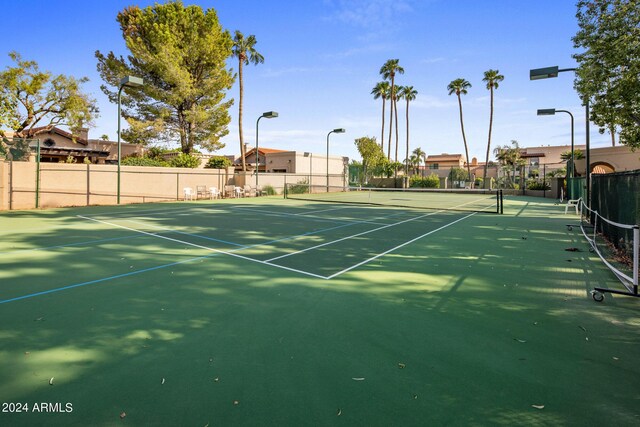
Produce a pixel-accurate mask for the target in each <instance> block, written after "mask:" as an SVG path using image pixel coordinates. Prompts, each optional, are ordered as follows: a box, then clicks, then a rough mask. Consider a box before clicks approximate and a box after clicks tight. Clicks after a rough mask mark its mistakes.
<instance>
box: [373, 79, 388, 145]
mask: <svg viewBox="0 0 640 427" xmlns="http://www.w3.org/2000/svg"><path fill="white" fill-rule="evenodd" d="M371 95H373V99H378V98H382V133H381V134H380V135H381V136H380V148H382V152H383V153H384V122H385V119H384V107H385V104H386V101H387V99H389V96H390V95H391V86H390V85H389V82H387V81H382V82H378V83H376V85H375V87H374V88H373V89H372V90H371Z"/></svg>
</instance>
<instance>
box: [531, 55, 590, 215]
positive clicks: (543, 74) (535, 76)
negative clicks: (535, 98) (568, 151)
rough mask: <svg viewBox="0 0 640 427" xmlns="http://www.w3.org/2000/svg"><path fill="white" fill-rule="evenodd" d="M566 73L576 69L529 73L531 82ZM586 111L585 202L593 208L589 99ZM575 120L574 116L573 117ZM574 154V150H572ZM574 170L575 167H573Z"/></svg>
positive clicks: (545, 69)
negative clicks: (591, 195)
mask: <svg viewBox="0 0 640 427" xmlns="http://www.w3.org/2000/svg"><path fill="white" fill-rule="evenodd" d="M565 71H576V68H562V69H560V68H558V66H557V65H556V66H553V67H545V68H536V69H533V70H530V71H529V80H542V79H549V78H553V77H558V73H563V72H565ZM584 110H585V126H586V136H585V139H586V141H585V142H586V144H585V145H586V147H585V151H586V153H585V157H586V163H587V173H586V177H585V178H586V186H587V188H586V193H585V202H586V204H587V207H589V208H590V207H591V197H590V192H591V162H590V155H589V146H590V138H589V98H588V97H587V98H585V99H584ZM572 118H573V116H572ZM572 153H573V150H572ZM572 168H573V165H572Z"/></svg>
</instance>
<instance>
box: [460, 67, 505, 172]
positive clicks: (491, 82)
mask: <svg viewBox="0 0 640 427" xmlns="http://www.w3.org/2000/svg"><path fill="white" fill-rule="evenodd" d="M503 80H504V76H503V75H502V74H500V71H498V70H489V71H485V72H484V78H483V79H482V81H483V82H485V83H486V84H487V89H488V90H489V91H490V92H491V114H490V115H489V139H488V141H487V157H486V159H485V161H484V175H482V177H483V178H486V177H487V168H488V167H489V153H490V152H491V129H492V128H493V91H494V90H495V89H498V86H499V83H500V82H501V81H503ZM467 162H469V159H468V158H467Z"/></svg>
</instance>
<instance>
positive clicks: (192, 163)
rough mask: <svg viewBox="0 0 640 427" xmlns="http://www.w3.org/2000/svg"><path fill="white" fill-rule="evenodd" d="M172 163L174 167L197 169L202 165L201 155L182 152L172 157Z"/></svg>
mask: <svg viewBox="0 0 640 427" xmlns="http://www.w3.org/2000/svg"><path fill="white" fill-rule="evenodd" d="M170 165H171V167H174V168H191V169H195V168H197V167H198V166H200V157H196V156H194V155H192V154H185V153H180V154H178V155H177V156H176V157H174V158H173V159H171V162H170Z"/></svg>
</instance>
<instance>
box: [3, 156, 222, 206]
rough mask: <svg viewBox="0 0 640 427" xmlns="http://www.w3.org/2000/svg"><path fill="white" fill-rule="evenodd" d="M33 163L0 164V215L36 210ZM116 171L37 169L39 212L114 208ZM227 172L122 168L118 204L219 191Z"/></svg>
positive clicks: (77, 166)
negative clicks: (189, 189) (186, 189)
mask: <svg viewBox="0 0 640 427" xmlns="http://www.w3.org/2000/svg"><path fill="white" fill-rule="evenodd" d="M36 170H37V163H35V162H13V163H10V162H0V209H1V210H7V209H33V208H35V206H36V203H35V201H36ZM117 170H118V167H117V166H116V165H95V164H94V165H84V164H65V163H41V164H40V197H39V202H40V203H39V205H40V207H43V208H47V207H61V206H86V205H109V204H116V202H117V179H118V178H117ZM232 177H233V172H232V170H218V169H183V168H150V167H142V166H122V168H121V184H120V202H121V203H122V204H126V203H146V202H154V201H167V200H181V199H182V198H183V188H184V187H192V188H193V189H194V190H195V189H196V187H197V186H205V187H207V188H209V187H218V188H220V189H221V188H223V187H224V185H226V184H227V183H229V182H230V181H231V179H232Z"/></svg>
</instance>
